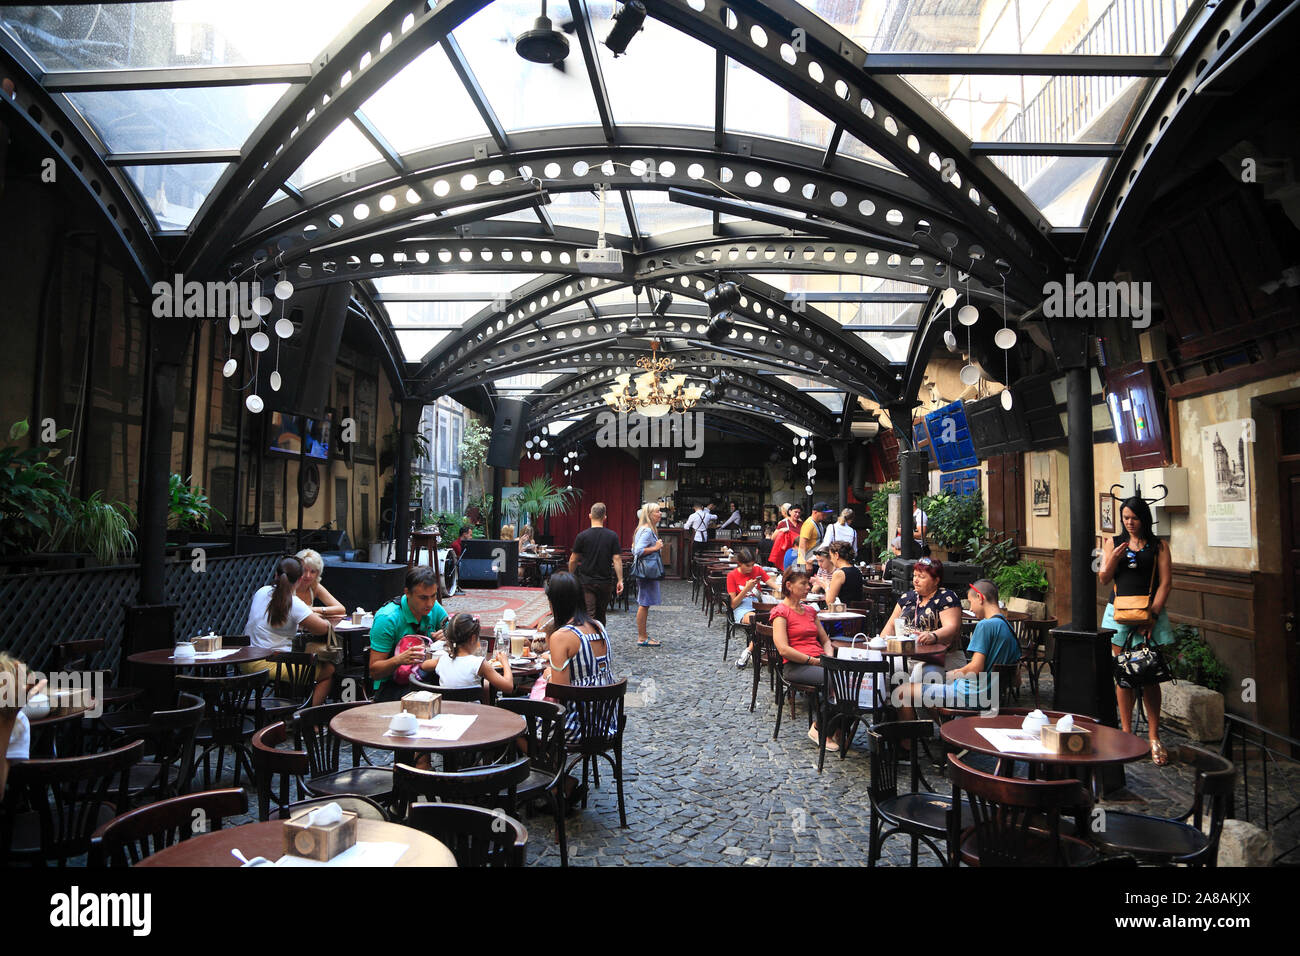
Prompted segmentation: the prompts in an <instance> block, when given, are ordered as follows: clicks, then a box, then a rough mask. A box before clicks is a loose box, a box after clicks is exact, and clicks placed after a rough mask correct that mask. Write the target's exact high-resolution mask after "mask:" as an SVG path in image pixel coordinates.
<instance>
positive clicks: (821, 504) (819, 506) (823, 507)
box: [813, 501, 835, 511]
mask: <svg viewBox="0 0 1300 956" xmlns="http://www.w3.org/2000/svg"><path fill="white" fill-rule="evenodd" d="M834 510H835V509H834V508H832V507H831V506H830V505H828V504H827V503H826V502H824V501H820V502H818V503H817V504H815V505H813V511H834Z"/></svg>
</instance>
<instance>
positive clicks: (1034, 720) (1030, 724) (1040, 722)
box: [1020, 710, 1051, 734]
mask: <svg viewBox="0 0 1300 956" xmlns="http://www.w3.org/2000/svg"><path fill="white" fill-rule="evenodd" d="M1050 723H1051V720H1050V719H1049V718H1048V716H1047V715H1046V714H1045V713H1043V712H1042V711H1041V710H1035V711H1032V712H1030V713H1028V714H1026V715H1025V719H1024V720H1023V721H1022V722H1021V724H1020V729H1021V730H1024V731H1026V732H1027V733H1031V734H1036V733H1038V732H1039V731H1040V730H1042V729H1043V728H1044V727H1046V726H1047V725H1048V724H1050Z"/></svg>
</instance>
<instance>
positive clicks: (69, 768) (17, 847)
mask: <svg viewBox="0 0 1300 956" xmlns="http://www.w3.org/2000/svg"><path fill="white" fill-rule="evenodd" d="M143 754H144V741H141V740H135V741H132V742H131V743H128V744H124V745H123V746H121V747H118V748H116V749H114V750H107V751H104V752H103V753H97V754H89V755H87V756H84V757H51V758H48V759H38V760H20V761H17V762H15V763H14V764H13V766H12V767H10V769H9V783H8V786H7V788H6V792H5V804H6V806H5V810H4V812H3V813H0V860H5V861H7V862H24V861H25V862H31V863H46V862H50V861H53V862H57V863H58V864H59V866H63V865H64V864H65V863H66V862H67V861H68V859H69V858H70V857H75V856H81V855H82V854H83V853H85V852H87V850H89V848H90V837H91V835H92V834H93V833H94V832H95V830H96V829H97V828H98V827H99V825H100V824H101V823H105V822H107V821H108V820H111V819H112V818H113V817H115V816H117V811H118V809H119V808H124V807H125V806H126V805H127V799H128V798H127V777H128V771H129V770H130V769H131V767H132V765H134V764H135V763H136V762H138V761H139V760H140V758H141V756H143ZM20 798H21V799H24V800H25V806H26V807H28V808H29V809H26V810H21V811H20V810H19V809H18V804H19V800H20Z"/></svg>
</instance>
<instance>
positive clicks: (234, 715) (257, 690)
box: [176, 671, 269, 790]
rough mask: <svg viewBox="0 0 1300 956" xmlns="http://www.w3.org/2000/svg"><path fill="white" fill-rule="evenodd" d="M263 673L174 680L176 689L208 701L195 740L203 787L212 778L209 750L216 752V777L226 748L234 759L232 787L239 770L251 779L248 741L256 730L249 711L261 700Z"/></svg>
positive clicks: (237, 779)
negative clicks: (201, 765)
mask: <svg viewBox="0 0 1300 956" xmlns="http://www.w3.org/2000/svg"><path fill="white" fill-rule="evenodd" d="M268 676H269V675H268V673H267V672H266V671H255V672H254V673H251V674H237V675H235V676H233V677H194V676H188V675H180V676H178V677H177V678H176V687H177V688H178V689H179V690H183V691H187V692H189V693H191V694H196V695H198V696H199V697H202V698H203V699H204V701H206V702H207V711H206V714H205V716H204V719H203V721H202V723H200V724H199V729H198V733H197V734H196V735H195V740H196V741H197V742H198V743H199V744H201V745H202V746H203V753H202V755H201V757H200V759H201V760H202V761H203V788H204V789H205V790H207V789H210V788H211V786H212V778H211V775H210V772H209V767H208V760H209V758H210V757H211V754H212V751H213V750H215V751H216V752H217V776H218V778H220V776H221V766H222V762H223V760H224V758H225V755H226V748H230V750H231V751H232V752H233V753H234V756H235V781H234V782H235V785H236V786H238V784H239V773H240V770H241V769H247V770H248V775H249V776H250V777H252V776H253V765H252V762H251V751H250V750H249V749H248V740H249V738H250V737H252V736H253V731H254V730H255V729H256V727H257V722H256V720H255V717H254V716H250V715H255V714H257V713H258V711H257V708H256V707H253V708H250V707H249V705H250V703H252V702H253V701H254V700H260V699H261V696H262V693H263V692H264V691H265V690H266V684H267V679H268Z"/></svg>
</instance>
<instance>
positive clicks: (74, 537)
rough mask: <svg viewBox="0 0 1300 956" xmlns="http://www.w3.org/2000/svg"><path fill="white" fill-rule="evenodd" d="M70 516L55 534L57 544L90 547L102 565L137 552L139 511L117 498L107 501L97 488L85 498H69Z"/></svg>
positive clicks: (120, 559) (88, 549) (82, 547)
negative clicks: (133, 509)
mask: <svg viewBox="0 0 1300 956" xmlns="http://www.w3.org/2000/svg"><path fill="white" fill-rule="evenodd" d="M68 511H69V520H68V521H67V522H66V523H64V524H62V525H61V526H60V527H59V528H58V529H57V531H56V532H55V535H54V546H55V547H56V548H59V547H64V546H67V547H69V548H70V549H71V550H73V551H89V552H90V553H91V554H93V555H94V556H95V560H96V561H98V562H99V563H100V564H101V565H104V566H108V565H113V564H122V563H123V562H124V561H125V560H126V559H127V558H129V557H130V556H131V555H133V554H134V553H135V546H136V540H135V535H134V534H133V533H132V529H133V528H135V526H136V518H135V512H134V511H132V510H131V509H130V508H129V507H127V506H126V505H124V504H122V503H121V502H117V501H105V500H104V499H103V497H102V493H101V492H99V491H96V492H94V493H93V494H92V495H91V496H90V497H89V498H87V499H86V500H85V501H82V500H80V499H78V498H73V499H71V501H70V502H69V508H68Z"/></svg>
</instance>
